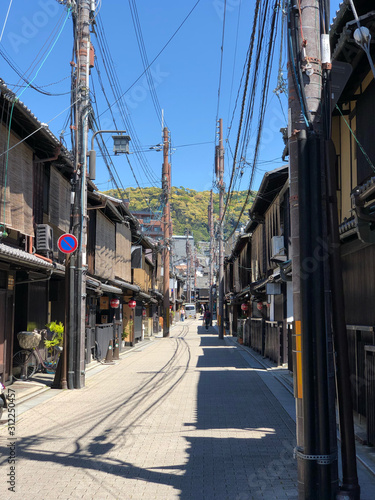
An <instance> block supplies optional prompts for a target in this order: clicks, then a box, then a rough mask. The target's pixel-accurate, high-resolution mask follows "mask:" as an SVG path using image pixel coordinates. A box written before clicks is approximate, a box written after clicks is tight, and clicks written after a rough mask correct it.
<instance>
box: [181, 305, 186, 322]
mask: <svg viewBox="0 0 375 500" xmlns="http://www.w3.org/2000/svg"><path fill="white" fill-rule="evenodd" d="M180 315H181V321H184V319H185V309H184V306H182V307H181V310H180Z"/></svg>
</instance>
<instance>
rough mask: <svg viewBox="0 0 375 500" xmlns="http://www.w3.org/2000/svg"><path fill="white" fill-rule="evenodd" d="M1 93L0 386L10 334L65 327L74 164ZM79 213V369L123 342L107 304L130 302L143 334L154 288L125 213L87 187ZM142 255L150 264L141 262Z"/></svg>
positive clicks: (149, 247)
mask: <svg viewBox="0 0 375 500" xmlns="http://www.w3.org/2000/svg"><path fill="white" fill-rule="evenodd" d="M0 91H1V94H0V116H2V117H7V116H9V113H8V111H9V109H10V107H12V106H13V119H12V121H11V122H10V121H7V122H3V123H0V154H1V153H3V152H5V151H6V149H7V147H8V134H9V145H10V147H11V148H12V149H11V150H9V152H8V153H7V154H4V155H2V157H1V159H0V195H1V199H0V229H1V235H0V236H1V241H0V377H2V380H3V382H8V381H11V374H12V366H11V360H12V357H13V353H14V352H15V351H16V350H17V349H18V347H19V346H18V343H17V336H16V334H17V333H18V332H19V331H23V330H28V331H30V330H32V329H33V328H38V329H41V328H45V325H46V324H47V323H49V322H50V321H61V322H63V323H64V321H65V254H62V253H61V252H59V251H58V248H57V240H58V238H59V237H60V236H61V235H62V234H64V233H67V232H71V229H72V228H71V186H72V184H71V180H72V178H73V175H74V160H73V158H72V157H71V155H70V153H69V152H68V151H67V150H66V149H65V148H64V147H63V146H62V145H61V144H60V143H59V141H58V140H57V138H56V137H54V136H53V134H52V133H51V132H50V131H49V130H48V128H47V127H44V126H43V125H42V124H41V122H39V121H38V120H37V119H36V118H35V116H34V115H33V114H32V113H31V112H30V110H29V109H27V108H26V106H24V104H23V103H22V102H20V101H16V102H14V101H13V100H14V95H13V94H12V93H11V92H10V91H9V90H8V89H7V87H6V86H5V85H3V84H1V83H0ZM4 119H5V118H4ZM87 206H88V231H87V289H86V294H87V300H86V306H87V314H86V351H87V355H86V362H90V361H91V359H92V354H95V350H96V354H98V353H97V351H98V346H100V350H101V351H102V352H101V355H102V357H104V356H105V355H106V352H105V351H106V345H107V347H108V341H109V339H110V338H113V339H114V340H115V339H117V340H119V341H121V337H122V333H123V312H122V311H123V308H122V306H121V307H119V308H113V307H112V306H111V299H112V298H118V299H120V302H121V304H124V305H125V304H126V303H127V301H128V300H129V299H130V298H132V297H134V298H135V299H136V301H137V308H136V309H137V311H138V312H139V311H140V314H138V318H140V321H141V322H143V321H144V322H145V324H146V325H147V331H148V332H149V333H150V331H151V330H152V328H151V326H150V325H152V322H153V321H152V318H153V313H154V311H155V310H157V309H158V307H159V303H160V298H161V295H160V293H159V290H158V286H159V285H161V282H160V260H158V256H157V246H156V244H155V243H153V242H152V241H151V240H149V239H148V238H146V237H141V234H140V231H139V228H140V226H139V223H138V221H137V220H136V219H135V218H134V217H133V216H132V215H131V213H130V211H129V210H128V208H127V207H126V206H125V204H124V203H123V202H122V201H121V200H117V199H114V198H111V197H108V196H105V195H103V194H101V193H98V192H97V191H96V188H95V186H94V185H93V183H91V182H90V181H88V200H87ZM4 208H5V210H4ZM41 225H42V226H41ZM41 227H42V228H45V229H46V231H47V233H46V234H47V236H48V237H47V239H46V241H47V243H46V244H45V245H44V246H43V245H42V244H41V240H40V239H39V238H38V237H37V234H40V233H38V228H39V229H40V228H41ZM43 230H44V229H43ZM51 230H52V232H51V233H50V231H51ZM50 236H51V239H49V238H50ZM138 241H141V244H140V246H141V254H142V262H143V263H144V265H143V267H142V269H141V271H142V273H143V274H142V279H141V280H140V284H139V285H138V284H135V283H133V282H132V266H131V248H132V246H133V243H134V242H135V243H138ZM146 252H148V253H149V254H150V257H149V258H148V259H146V260H145V254H146ZM154 273H155V275H154ZM157 273H158V274H157ZM102 299H107V300H102ZM145 310H146V311H147V315H145V313H144V311H145ZM138 321H139V319H138ZM151 333H152V332H151ZM140 338H141V336H140ZM142 338H143V337H142ZM133 340H134V339H133ZM106 343H107V344H106Z"/></svg>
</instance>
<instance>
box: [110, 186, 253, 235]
mask: <svg viewBox="0 0 375 500" xmlns="http://www.w3.org/2000/svg"><path fill="white" fill-rule="evenodd" d="M105 194H108V195H110V196H113V197H114V198H121V197H122V198H124V199H128V200H129V210H130V211H133V212H135V211H139V210H142V209H144V208H147V207H150V208H151V210H152V211H153V212H155V214H156V215H157V216H158V217H161V214H162V211H163V200H162V190H161V189H160V188H155V187H149V188H142V189H139V188H127V189H125V190H120V192H119V191H118V190H115V189H111V190H109V191H105ZM246 195H247V191H234V193H233V195H232V199H231V203H230V208H229V210H227V213H226V216H225V233H226V234H229V233H230V232H231V231H232V230H233V228H234V227H235V225H236V223H237V220H238V217H239V215H240V212H241V209H242V206H243V204H244V203H245V200H246ZM210 196H211V192H210V191H194V189H189V188H184V187H182V186H180V187H179V188H178V187H172V188H171V200H170V205H171V218H172V224H173V234H176V235H183V234H185V233H186V230H189V232H190V233H191V234H193V236H194V240H195V241H196V242H197V241H209V239H210V236H209V230H208V205H209V203H210ZM213 199H214V221H216V220H218V218H219V194H218V193H214V194H213ZM253 200H254V194H252V196H251V197H250V199H249V203H248V206H247V207H245V210H244V213H243V215H242V217H241V224H246V223H247V221H248V211H249V208H250V207H251V205H252V202H253Z"/></svg>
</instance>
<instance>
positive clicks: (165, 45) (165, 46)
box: [100, 0, 201, 116]
mask: <svg viewBox="0 0 375 500" xmlns="http://www.w3.org/2000/svg"><path fill="white" fill-rule="evenodd" d="M200 1H201V0H198V1H197V2H196V3H195V5H194V6H193V8H192V9H191V10H190V12H189V13H188V15H187V16H186V17H185V19H184V20H183V21H182V23H181V24H180V26H179V27H178V28H177V29H176V31H175V32H174V33H173V35H172V36H171V37H170V38H169V40H168V41H167V43H166V44H164V46H163V47H162V49H161V50H160V51H159V52H158V53H157V55H156V56H155V57H154V59H153V60H152V61H151V62H150V64H149V65H148V66H147V68H146V70H145V71H143V72H142V73H141V74H140V75H139V77H138V78H137V79H136V80H135V81H134V82H133V83H132V84H131V85H130V87H128V88H127V90H125V92H123V93H122V94H121V95H120V96H119V98H118V99H117V100H116V101H114V102H113V103H112V104H111V105H110V106H109V107H108V108H106V109H105V110H104V111H102V113H101V114H100V116H102V115H103V114H104V113H106V112H107V111H108V109H109V108H111V107H112V106H114V105H115V104H116V103H117V102H118V101H119V100H120V99H121V98H122V97H124V95H125V94H127V93H128V92H129V90H130V89H131V88H133V87H134V85H135V84H136V83H137V82H138V81H139V80H140V79H141V78H142V76H143V75H144V74H145V73H146V71H147V70H148V69H149V68H151V66H152V65H153V64H154V62H155V61H156V59H158V57H159V56H160V54H162V52H163V51H164V50H165V49H166V48H167V47H168V45H169V44H170V43H171V41H172V40H173V38H174V37H175V36H176V35H177V33H178V32H179V31H180V29H181V28H182V26H183V25H184V24H185V22H186V21H187V20H188V18H189V17H190V16H191V14H192V13H193V11H194V10H195V8H196V7H197V5H198V4H199V2H200Z"/></svg>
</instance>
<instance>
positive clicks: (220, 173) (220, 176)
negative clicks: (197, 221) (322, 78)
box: [215, 118, 225, 339]
mask: <svg viewBox="0 0 375 500" xmlns="http://www.w3.org/2000/svg"><path fill="white" fill-rule="evenodd" d="M215 165H216V179H217V181H216V182H217V185H218V188H219V230H218V235H219V314H218V326H219V338H220V339H223V338H224V231H223V228H224V220H223V215H224V190H225V187H224V148H223V120H222V118H220V120H219V145H218V146H216V158H215Z"/></svg>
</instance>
